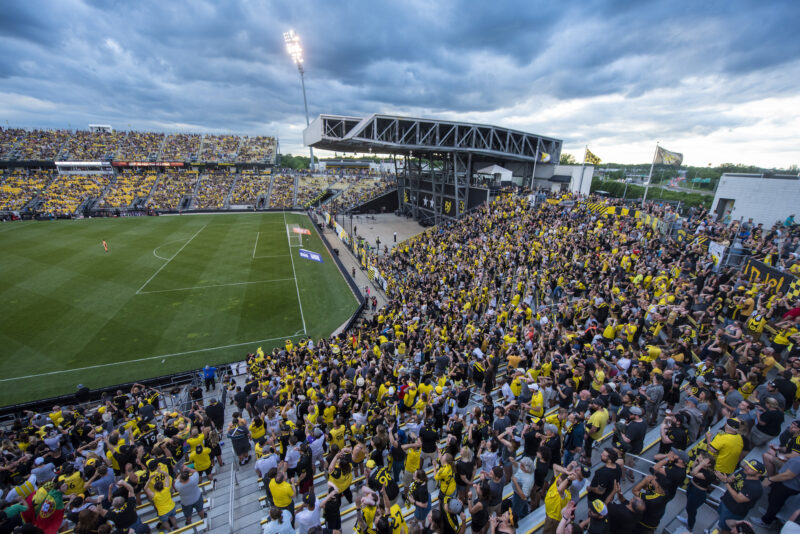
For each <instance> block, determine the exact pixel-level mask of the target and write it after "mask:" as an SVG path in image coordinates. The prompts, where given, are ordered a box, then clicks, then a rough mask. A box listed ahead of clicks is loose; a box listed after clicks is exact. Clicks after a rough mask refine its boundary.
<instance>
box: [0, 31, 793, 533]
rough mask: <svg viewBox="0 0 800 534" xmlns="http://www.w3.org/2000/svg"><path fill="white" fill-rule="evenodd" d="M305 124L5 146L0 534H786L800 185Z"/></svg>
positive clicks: (419, 121)
mask: <svg viewBox="0 0 800 534" xmlns="http://www.w3.org/2000/svg"><path fill="white" fill-rule="evenodd" d="M365 31H366V30H365ZM285 39H286V43H287V44H288V45H289V46H288V51H289V52H290V54H291V56H292V59H293V60H294V64H295V66H296V67H297V68H298V70H299V73H300V76H301V83H302V88H303V92H304V95H303V96H304V99H305V79H304V78H303V76H304V75H305V71H304V68H303V61H302V56H301V54H300V53H301V52H302V51H301V50H300V48H299V41H298V40H297V39H298V38H297V36H296V35H295V34H294V32H288V33H287V34H286V35H285ZM294 74H296V73H294ZM562 111H563V110H562ZM211 112H212V111H211V110H209V113H211ZM276 113H277V111H276ZM465 117H466V114H465ZM306 119H307V120H306V123H305V126H304V129H302V143H303V146H304V147H308V148H309V149H310V151H311V152H310V158H309V166H310V168H308V169H298V168H291V167H289V166H288V165H284V163H285V162H284V161H282V153H281V143H284V145H285V144H288V142H287V141H286V140H285V139H284V137H281V139H280V140H279V139H278V136H277V135H275V136H270V135H263V134H255V135H254V134H245V133H225V134H219V133H209V132H211V131H212V129H198V131H197V132H194V133H192V132H189V131H188V130H186V129H181V130H180V131H177V130H176V131H169V130H168V129H165V128H164V129H160V128H155V127H154V128H151V129H131V128H128V129H116V128H114V127H112V125H108V124H90V125H88V126H87V128H86V129H82V128H78V129H73V128H72V127H71V125H70V127H68V128H60V129H59V128H55V129H54V128H49V127H40V128H37V127H33V128H27V127H26V128H17V127H9V126H8V125H7V126H6V127H0V217H1V218H2V223H0V250H2V251H3V255H2V257H0V292H2V295H3V300H4V302H5V305H6V306H5V308H6V309H5V312H4V314H3V320H2V323H0V343H1V344H0V346H2V358H0V384H1V385H2V386H3V387H2V389H1V390H0V405H2V408H0V433H1V435H2V453H3V459H2V461H0V489H1V490H2V491H3V494H2V497H3V498H2V499H0V501H2V504H1V505H0V512H2V514H0V534H3V533H5V532H8V533H21V534H26V533H30V534H39V533H47V534H51V533H52V534H55V533H57V532H64V533H70V534H86V533H92V534H106V533H127V534H130V533H135V534H145V533H148V532H172V533H175V534H183V533H200V532H211V533H214V534H229V533H230V534H232V533H240V532H241V533H253V534H255V533H257V532H261V533H263V534H276V533H278V534H285V533H290V532H299V533H301V534H322V533H340V534H341V533H350V532H358V533H360V534H412V533H413V534H417V533H437V534H444V533H447V534H455V533H459V534H460V533H464V532H473V533H479V534H487V533H491V534H496V533H504V534H515V533H525V534H534V533H535V534H578V533H579V532H580V533H582V532H589V533H591V534H610V533H616V532H633V533H635V534H661V533H673V532H678V533H683V532H701V531H704V532H705V533H706V534H712V533H713V534H727V533H729V532H730V533H736V534H768V533H770V532H775V531H777V530H778V529H779V528H781V529H783V530H782V531H783V532H787V533H791V532H797V531H798V529H800V526H798V521H800V419H798V408H800V319H798V317H800V225H798V224H796V223H795V221H794V216H793V215H790V213H789V212H787V213H783V211H785V210H786V209H793V207H794V206H793V205H792V202H791V199H789V200H786V199H783V200H781V201H780V202H778V201H776V202H775V203H774V205H773V206H772V208H767V207H764V206H763V204H764V203H765V201H764V202H762V200H761V198H760V197H759V193H758V190H757V188H755V187H753V186H751V185H749V184H752V182H753V181H756V180H757V181H759V182H762V183H765V182H768V183H769V184H770V185H769V190H770V191H772V190H773V188H779V187H782V188H783V189H781V190H783V191H794V189H793V188H795V183H796V182H798V181H800V176H797V175H794V174H791V173H788V172H787V173H769V174H768V173H762V174H761V175H755V174H734V173H726V174H724V175H723V177H722V178H721V179H720V181H721V182H723V180H724V183H723V184H722V185H721V186H720V187H721V188H722V191H723V193H724V194H725V195H728V197H733V196H734V195H742V196H747V195H749V196H751V197H753V198H751V199H749V203H748V202H745V201H744V200H737V199H735V198H728V197H726V198H721V197H719V194H718V195H717V197H719V198H715V201H714V205H715V206H717V209H716V210H714V211H711V210H706V209H702V208H701V209H697V208H695V207H694V206H692V207H687V206H686V205H682V204H681V203H679V202H667V201H664V200H662V199H660V198H658V196H656V195H655V194H651V195H650V196H648V189H646V188H645V189H644V194H643V196H642V197H641V198H635V199H629V198H627V197H626V194H625V193H623V194H622V195H621V198H620V195H613V194H611V193H609V192H608V191H603V190H598V189H599V188H598V187H597V185H596V184H595V183H593V179H592V178H593V173H594V169H595V167H596V166H597V164H599V162H600V159H599V157H598V156H596V155H595V154H594V153H592V151H590V150H589V149H588V147H584V149H583V153H584V157H583V163H581V164H570V162H569V161H568V158H564V157H563V156H564V155H565V147H566V146H567V143H568V142H569V141H568V140H567V139H568V137H569V136H571V135H572V134H571V133H570V132H565V133H564V135H563V137H564V139H561V137H562V136H558V135H556V136H554V135H552V134H547V135H545V134H539V133H532V132H530V131H527V130H528V129H527V128H521V127H519V126H518V123H517V122H515V121H506V122H504V123H497V124H490V123H486V121H477V120H467V119H466V118H464V119H463V120H462V119H453V118H452V117H449V118H441V116H434V115H431V116H416V115H411V114H409V115H404V114H396V113H388V112H384V111H382V110H379V109H376V110H375V111H369V112H366V113H361V114H359V113H355V112H351V113H348V114H342V115H338V114H333V113H328V112H324V113H320V114H319V115H317V116H316V117H315V118H313V120H312V118H311V117H308V106H307V104H306ZM131 120H134V119H133V118H132V119H131ZM295 129H296V128H295ZM549 130H550V129H548V131H549ZM213 131H217V132H218V131H223V129H221V128H217V129H216V130H213ZM224 131H233V130H230V129H227V128H225V129H224ZM243 131H244V130H243ZM298 131H299V130H298ZM289 135H295V134H294V133H293V134H289ZM670 146H672V145H670ZM315 150H316V151H317V153H318V154H319V153H333V154H334V157H331V158H329V159H327V160H325V161H322V162H320V164H317V165H315V157H314V151H315ZM350 154H352V157H351V156H349V155H350ZM682 161H683V154H681V153H677V152H672V151H669V150H667V149H665V148H664V147H663V146H661V145H660V144H657V145H656V150H655V155H654V157H653V162H652V163H651V164H649V165H650V173H649V176H648V179H647V182H646V184H645V185H646V186H650V184H651V183H652V182H653V180H652V179H653V176H654V169H656V171H658V170H663V169H665V168H667V169H679V168H680V167H681V164H682ZM662 174H663V173H662ZM776 184H777V185H776ZM618 185H620V186H621V187H624V188H625V191H626V192H627V188H628V185H627V182H625V184H624V185H623V184H618ZM765 187H766V186H765ZM609 189H611V188H609ZM770 194H772V193H770ZM786 194H787V196H791V195H793V194H794V193H791V194H790V193H786ZM762 196H763V195H762ZM734 203H736V205H737V206H739V208H740V210H742V211H744V210H747V209H751V210H753V211H754V214H753V215H752V216H750V218H749V220H748V213H744V214H743V215H744V216H742V217H741V219H740V220H731V217H730V213H731V212H732V209H733V205H734ZM709 205H710V204H709ZM751 206H756V207H751ZM756 209H757V210H758V211H757V212H756ZM782 210H783V211H782ZM740 215H742V214H741V213H740ZM752 217H758V221H761V220H766V221H767V222H766V223H762V222H754V221H753V218H752ZM765 218H766V219H765Z"/></svg>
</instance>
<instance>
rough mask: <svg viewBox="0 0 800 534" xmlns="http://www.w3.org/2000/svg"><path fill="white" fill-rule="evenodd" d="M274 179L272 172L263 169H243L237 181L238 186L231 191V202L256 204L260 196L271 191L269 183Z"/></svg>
mask: <svg viewBox="0 0 800 534" xmlns="http://www.w3.org/2000/svg"><path fill="white" fill-rule="evenodd" d="M271 181H272V174H267V173H266V172H264V171H262V172H260V173H258V172H256V171H254V170H252V171H251V170H243V171H242V174H241V176H240V178H239V181H238V182H236V187H235V188H234V190H233V192H232V193H231V202H230V203H231V204H237V205H255V204H256V202H257V200H258V197H259V196H261V195H266V194H267V193H268V192H269V184H270V182H271Z"/></svg>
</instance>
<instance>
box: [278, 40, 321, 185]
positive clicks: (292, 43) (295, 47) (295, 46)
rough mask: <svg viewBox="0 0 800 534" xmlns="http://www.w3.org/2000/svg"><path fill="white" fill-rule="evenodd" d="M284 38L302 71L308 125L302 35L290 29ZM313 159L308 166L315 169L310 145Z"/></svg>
mask: <svg viewBox="0 0 800 534" xmlns="http://www.w3.org/2000/svg"><path fill="white" fill-rule="evenodd" d="M283 40H284V41H285V42H286V51H287V52H288V53H289V57H291V58H292V61H294V64H295V65H297V70H298V72H300V84H301V85H302V86H303V106H305V108H306V126H308V125H309V123H310V121H309V120H308V100H307V99H306V80H305V71H304V70H303V47H301V46H300V37H299V36H298V35H297V34H296V33H294V30H289V31H288V32H285V33H284V34H283ZM308 151H309V153H310V154H311V160H310V161H309V162H308V167H309V168H310V169H311V170H312V171H313V170H314V149H313V148H311V147H309V149H308Z"/></svg>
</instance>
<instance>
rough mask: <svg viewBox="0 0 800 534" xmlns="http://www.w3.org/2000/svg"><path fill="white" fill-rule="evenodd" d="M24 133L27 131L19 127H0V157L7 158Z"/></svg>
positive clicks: (23, 136)
mask: <svg viewBox="0 0 800 534" xmlns="http://www.w3.org/2000/svg"><path fill="white" fill-rule="evenodd" d="M26 135H27V132H26V131H25V130H23V129H21V128H2V127H0V159H9V157H10V155H11V154H10V153H11V152H12V149H13V148H14V147H15V146H16V145H17V143H19V141H20V139H24V138H25V136H26Z"/></svg>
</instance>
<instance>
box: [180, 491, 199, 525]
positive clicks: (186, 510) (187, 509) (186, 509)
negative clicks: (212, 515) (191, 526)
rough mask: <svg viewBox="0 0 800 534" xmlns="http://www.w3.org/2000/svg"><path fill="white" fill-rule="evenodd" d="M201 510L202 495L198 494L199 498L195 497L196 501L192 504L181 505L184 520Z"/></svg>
mask: <svg viewBox="0 0 800 534" xmlns="http://www.w3.org/2000/svg"><path fill="white" fill-rule="evenodd" d="M202 511H203V496H202V495H200V498H199V499H197V502H196V503H194V504H190V505H189V506H186V505H184V506H183V518H184V519H186V521H189V519H191V518H192V513H193V512H197V513H198V514H199V513H200V512H202Z"/></svg>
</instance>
